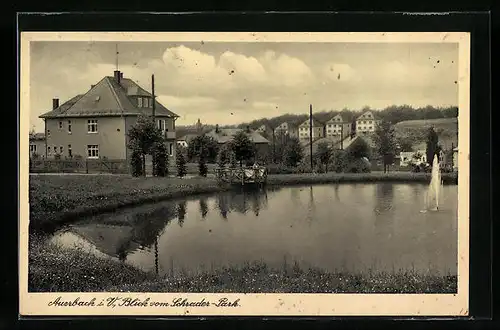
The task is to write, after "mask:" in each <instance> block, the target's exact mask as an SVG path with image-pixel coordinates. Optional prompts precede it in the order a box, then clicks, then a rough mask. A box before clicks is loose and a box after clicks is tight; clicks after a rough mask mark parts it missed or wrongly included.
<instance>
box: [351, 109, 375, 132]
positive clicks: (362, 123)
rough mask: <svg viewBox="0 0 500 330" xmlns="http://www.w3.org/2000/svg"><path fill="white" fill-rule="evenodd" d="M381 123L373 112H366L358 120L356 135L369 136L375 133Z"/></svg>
mask: <svg viewBox="0 0 500 330" xmlns="http://www.w3.org/2000/svg"><path fill="white" fill-rule="evenodd" d="M379 122H380V120H379V119H377V118H376V117H375V116H374V114H373V112H372V111H366V112H365V113H363V114H362V115H361V116H359V117H358V118H356V133H357V134H368V133H373V132H375V129H376V128H377V124H378V123H379Z"/></svg>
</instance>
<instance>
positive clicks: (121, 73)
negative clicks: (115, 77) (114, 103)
mask: <svg viewBox="0 0 500 330" xmlns="http://www.w3.org/2000/svg"><path fill="white" fill-rule="evenodd" d="M121 79H123V72H120V80H121Z"/></svg>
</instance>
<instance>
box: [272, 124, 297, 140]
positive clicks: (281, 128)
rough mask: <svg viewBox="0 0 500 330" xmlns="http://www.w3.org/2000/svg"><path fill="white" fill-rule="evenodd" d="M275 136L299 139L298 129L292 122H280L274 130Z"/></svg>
mask: <svg viewBox="0 0 500 330" xmlns="http://www.w3.org/2000/svg"><path fill="white" fill-rule="evenodd" d="M274 134H275V135H280V134H283V135H288V136H290V137H299V128H298V127H297V125H295V124H294V123H292V122H288V121H285V122H282V123H281V124H279V125H278V126H276V128H275V129H274Z"/></svg>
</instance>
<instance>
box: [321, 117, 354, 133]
mask: <svg viewBox="0 0 500 330" xmlns="http://www.w3.org/2000/svg"><path fill="white" fill-rule="evenodd" d="M349 135H351V123H350V122H347V121H345V120H344V119H343V118H342V116H341V115H340V114H338V115H336V116H334V117H333V118H331V119H329V120H328V121H327V122H326V123H325V136H326V137H338V138H340V137H341V136H342V137H344V138H345V137H347V136H349Z"/></svg>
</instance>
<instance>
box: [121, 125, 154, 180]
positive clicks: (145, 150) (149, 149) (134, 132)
mask: <svg viewBox="0 0 500 330" xmlns="http://www.w3.org/2000/svg"><path fill="white" fill-rule="evenodd" d="M128 137H129V142H128V145H127V146H128V148H130V149H132V150H133V151H135V152H137V153H139V155H140V157H141V159H142V170H141V172H142V174H143V175H144V176H146V155H148V154H149V155H152V154H153V148H154V146H155V145H156V143H159V142H162V141H163V137H162V135H161V131H160V130H159V129H158V128H157V127H156V125H155V123H154V121H153V118H152V117H148V116H143V115H140V116H139V117H138V118H137V122H136V123H135V124H134V125H133V126H132V127H131V128H130V130H129V132H128ZM132 163H134V164H135V161H132Z"/></svg>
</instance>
